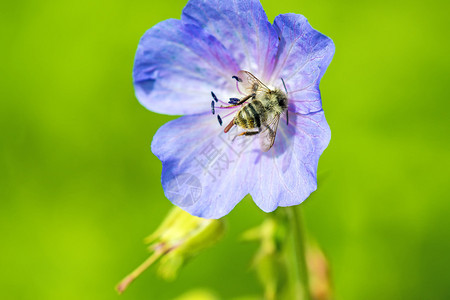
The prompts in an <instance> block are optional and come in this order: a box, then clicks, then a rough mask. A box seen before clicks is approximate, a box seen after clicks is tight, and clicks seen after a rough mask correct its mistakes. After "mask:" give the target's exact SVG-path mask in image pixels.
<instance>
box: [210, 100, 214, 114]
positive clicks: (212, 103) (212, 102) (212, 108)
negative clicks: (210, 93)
mask: <svg viewBox="0 0 450 300" xmlns="http://www.w3.org/2000/svg"><path fill="white" fill-rule="evenodd" d="M211 112H212V114H214V113H215V110H214V101H211Z"/></svg>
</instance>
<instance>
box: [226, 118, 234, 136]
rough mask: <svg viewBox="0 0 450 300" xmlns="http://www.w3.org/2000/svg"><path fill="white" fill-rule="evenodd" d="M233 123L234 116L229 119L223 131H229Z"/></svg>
mask: <svg viewBox="0 0 450 300" xmlns="http://www.w3.org/2000/svg"><path fill="white" fill-rule="evenodd" d="M233 125H234V118H233V120H231V122H230V123H229V124H228V125H227V127H225V129H224V130H223V132H225V133H227V132H228V131H230V129H231V127H233Z"/></svg>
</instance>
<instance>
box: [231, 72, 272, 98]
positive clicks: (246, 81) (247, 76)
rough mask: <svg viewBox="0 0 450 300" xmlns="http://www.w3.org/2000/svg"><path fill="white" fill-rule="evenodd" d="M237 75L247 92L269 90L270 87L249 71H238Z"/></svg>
mask: <svg viewBox="0 0 450 300" xmlns="http://www.w3.org/2000/svg"><path fill="white" fill-rule="evenodd" d="M238 77H239V79H241V80H242V82H241V84H242V86H243V87H244V88H245V90H246V92H248V93H249V94H253V93H257V92H270V89H269V88H268V87H267V86H266V85H265V84H264V83H262V82H261V80H259V79H258V78H256V77H255V75H253V74H252V73H250V72H247V71H239V72H238Z"/></svg>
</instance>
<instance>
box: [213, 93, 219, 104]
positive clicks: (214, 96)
mask: <svg viewBox="0 0 450 300" xmlns="http://www.w3.org/2000/svg"><path fill="white" fill-rule="evenodd" d="M211 96H212V97H213V99H214V101H216V102H219V99H217V97H216V94H214V92H213V91H211Z"/></svg>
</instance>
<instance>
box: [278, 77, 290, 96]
mask: <svg viewBox="0 0 450 300" xmlns="http://www.w3.org/2000/svg"><path fill="white" fill-rule="evenodd" d="M280 79H281V82H282V83H283V86H284V90H285V91H286V95H287V94H289V92H288V91H287V88H286V84H285V83H284V79H283V77H280Z"/></svg>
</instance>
